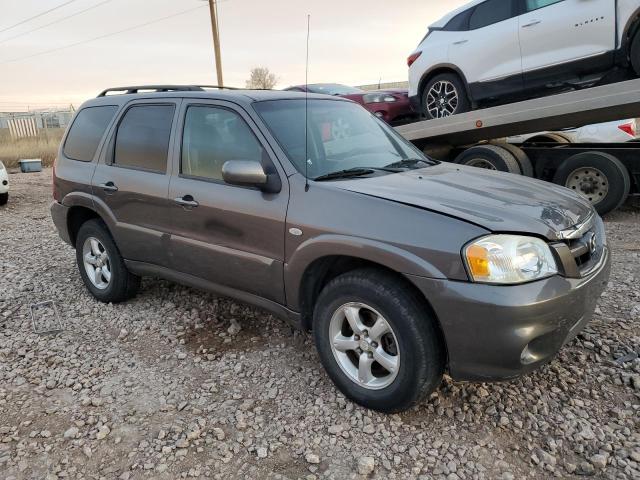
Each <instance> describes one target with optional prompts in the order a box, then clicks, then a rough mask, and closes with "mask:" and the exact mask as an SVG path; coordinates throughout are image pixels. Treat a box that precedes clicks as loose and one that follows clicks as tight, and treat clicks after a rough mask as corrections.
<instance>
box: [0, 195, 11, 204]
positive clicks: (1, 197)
mask: <svg viewBox="0 0 640 480" xmlns="http://www.w3.org/2000/svg"><path fill="white" fill-rule="evenodd" d="M8 201H9V193H8V192H5V193H0V206H1V205H6V204H7V202H8Z"/></svg>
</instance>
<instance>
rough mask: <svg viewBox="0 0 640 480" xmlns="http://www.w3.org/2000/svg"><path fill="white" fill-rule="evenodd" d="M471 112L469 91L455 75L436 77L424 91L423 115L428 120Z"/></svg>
mask: <svg viewBox="0 0 640 480" xmlns="http://www.w3.org/2000/svg"><path fill="white" fill-rule="evenodd" d="M469 110H471V102H469V98H468V97H467V89H466V86H465V84H464V82H463V81H462V79H461V78H460V77H459V76H458V75H456V74H455V73H443V74H441V75H436V76H435V77H433V78H432V79H431V80H429V81H428V82H427V84H426V85H425V87H424V90H423V91H422V113H423V115H424V116H425V118H426V119H427V120H431V119H436V118H444V117H449V116H451V115H457V114H458V113H464V112H468V111H469Z"/></svg>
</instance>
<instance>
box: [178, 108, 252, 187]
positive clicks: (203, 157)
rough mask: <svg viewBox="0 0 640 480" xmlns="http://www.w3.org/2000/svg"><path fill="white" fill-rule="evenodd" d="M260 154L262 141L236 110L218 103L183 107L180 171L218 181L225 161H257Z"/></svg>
mask: <svg viewBox="0 0 640 480" xmlns="http://www.w3.org/2000/svg"><path fill="white" fill-rule="evenodd" d="M262 156H263V148H262V145H261V144H260V142H259V141H258V139H257V138H256V136H255V135H254V134H253V132H252V131H251V129H250V128H249V126H248V125H247V123H246V122H245V121H244V120H243V119H242V118H241V117H240V115H238V114H237V113H235V112H233V111H231V110H227V109H226V108H218V107H205V106H194V107H189V108H188V109H187V115H186V117H185V120H184V134H183V137H182V156H181V160H180V163H181V168H180V171H181V173H182V174H183V175H188V176H192V177H200V178H206V179H210V180H220V181H222V166H223V165H224V163H225V162H227V161H229V160H253V161H254V162H261V160H262Z"/></svg>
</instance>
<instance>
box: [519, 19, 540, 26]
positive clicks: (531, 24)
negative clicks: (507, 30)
mask: <svg viewBox="0 0 640 480" xmlns="http://www.w3.org/2000/svg"><path fill="white" fill-rule="evenodd" d="M540 23H542V20H533V21H531V22H529V23H525V24H524V25H523V26H522V28H528V27H533V26H534V25H538V24H540Z"/></svg>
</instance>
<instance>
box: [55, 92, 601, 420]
mask: <svg viewBox="0 0 640 480" xmlns="http://www.w3.org/2000/svg"><path fill="white" fill-rule="evenodd" d="M53 182H54V198H55V201H54V202H53V204H52V206H51V214H52V216H53V220H54V222H55V225H56V226H57V228H58V231H59V232H60V236H61V237H62V238H63V239H64V240H65V241H66V242H68V243H69V244H71V245H72V246H73V247H75V250H76V256H77V263H78V268H79V271H80V275H81V276H82V279H83V281H84V283H85V285H86V287H87V289H88V290H89V292H91V294H92V295H93V296H94V297H95V298H96V299H98V300H99V301H102V302H121V301H125V300H127V299H130V298H132V297H133V296H134V295H135V294H136V291H137V290H138V288H139V287H140V277H141V276H145V275H153V276H159V277H163V278H166V279H169V280H172V281H175V282H179V283H182V284H185V285H190V286H193V287H196V288H200V289H203V290H209V291H212V292H216V293H218V294H221V295H226V296H230V297H234V298H236V299H238V300H240V301H243V302H247V303H251V304H253V305H256V306H258V307H260V308H264V309H266V310H269V311H271V312H274V313H275V314H277V315H279V316H281V317H282V318H284V319H287V320H288V321H290V322H291V323H292V324H294V325H296V326H298V327H300V328H302V329H305V330H311V331H313V336H314V339H315V342H316V346H317V349H318V352H319V355H320V359H321V361H322V363H323V365H324V367H325V369H326V371H327V373H328V374H329V376H330V377H331V379H332V380H333V382H334V383H335V384H336V385H337V387H338V388H339V389H340V390H341V391H342V392H343V393H344V394H345V395H346V396H347V397H349V398H351V399H353V400H354V401H356V402H358V403H360V404H362V405H364V406H366V407H369V408H373V409H377V410H381V411H386V412H395V411H400V410H403V409H406V408H408V407H409V406H411V405H412V404H414V403H415V402H416V401H418V400H419V399H421V398H424V397H425V395H428V394H429V393H430V392H432V391H433V390H434V389H436V388H437V387H438V385H439V383H440V381H441V377H442V375H443V373H444V372H448V373H449V375H451V376H452V377H453V378H454V379H458V380H471V381H489V380H500V379H509V378H513V377H516V376H518V375H521V374H524V373H527V372H530V371H532V370H534V369H535V368H537V367H539V366H540V365H542V364H544V363H545V362H548V361H549V360H550V359H551V358H552V357H553V356H554V355H555V354H556V353H557V352H558V350H559V349H560V348H561V347H562V346H563V345H564V344H566V343H567V342H568V341H570V340H571V339H572V338H574V337H575V336H576V335H577V334H578V333H579V332H580V331H581V330H582V328H583V327H584V326H585V324H586V323H587V322H588V321H589V319H590V317H591V315H592V313H593V311H594V309H595V306H596V302H597V300H598V298H599V296H600V294H601V293H602V291H603V289H604V288H605V285H606V283H607V279H608V276H609V265H610V254H609V250H608V247H607V244H606V240H605V233H604V227H603V223H602V220H601V219H600V217H599V216H598V215H597V214H596V213H595V212H594V210H593V208H592V207H591V206H590V205H589V203H588V202H586V201H584V200H583V199H582V198H580V197H579V196H577V195H575V194H574V193H572V192H571V191H569V190H567V189H565V188H562V187H558V186H554V185H551V184H548V183H543V182H539V181H536V180H532V179H529V178H524V177H521V176H516V175H511V174H506V173H499V172H491V171H486V170H480V169H474V168H471V167H463V166H459V165H452V164H446V163H439V162H436V161H434V160H431V159H429V158H427V157H425V156H424V155H423V154H422V152H420V151H419V150H417V149H416V148H415V147H414V146H413V145H411V144H410V143H408V142H407V141H406V140H404V139H403V138H402V137H401V136H400V135H399V134H397V133H396V132H395V131H394V130H393V129H392V128H390V127H389V126H387V125H386V124H385V123H384V122H382V121H380V120H379V119H377V118H376V117H375V116H373V115H371V114H370V113H368V112H367V111H366V110H365V109H363V108H362V107H361V106H359V105H357V104H355V103H353V102H351V101H348V100H344V99H340V98H336V97H328V96H323V95H312V94H309V95H308V96H305V94H301V93H295V92H275V91H236V90H212V89H207V88H202V87H194V86H147V87H126V88H123V89H110V90H107V91H105V92H103V93H102V94H100V96H99V97H98V98H96V99H93V100H90V101H88V102H86V103H85V104H84V105H82V107H81V108H80V109H79V110H78V112H77V114H76V116H75V119H74V120H73V123H72V125H71V127H70V128H69V130H68V131H67V133H66V135H65V137H64V139H63V141H62V145H61V147H60V152H59V155H58V160H57V162H56V165H55V170H54V180H53Z"/></svg>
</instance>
